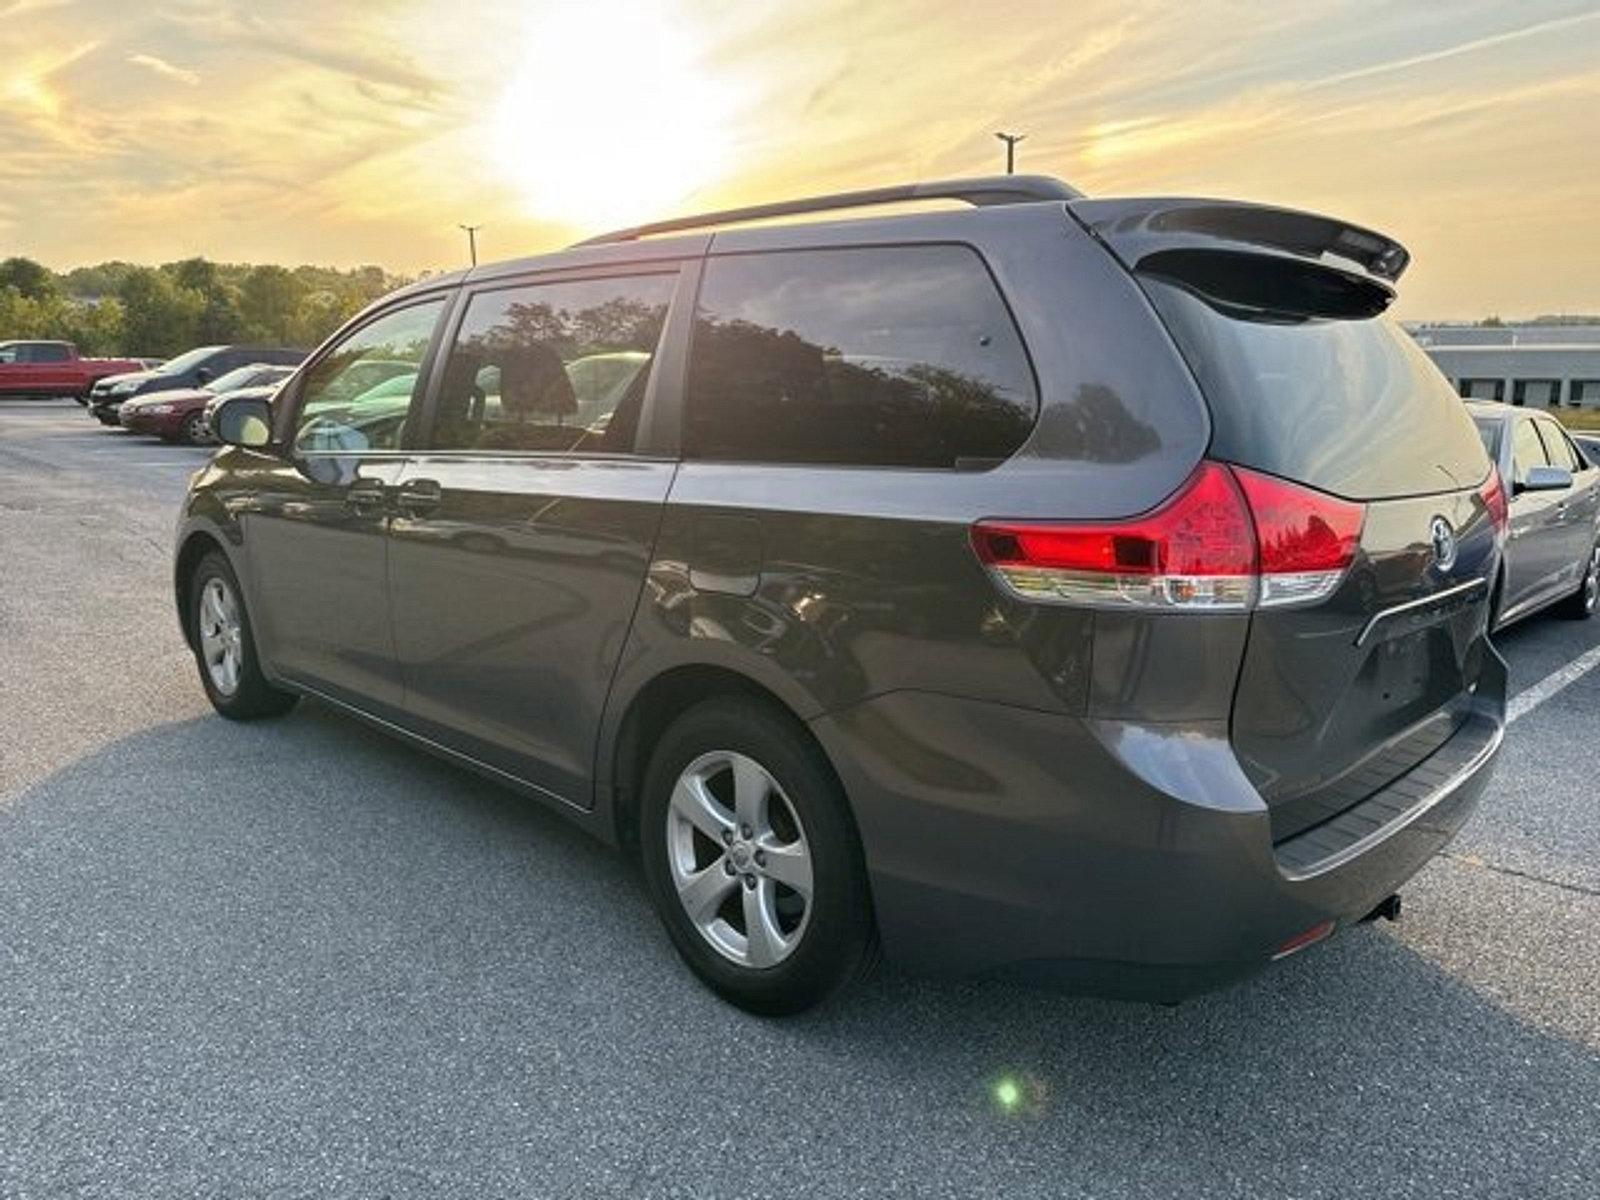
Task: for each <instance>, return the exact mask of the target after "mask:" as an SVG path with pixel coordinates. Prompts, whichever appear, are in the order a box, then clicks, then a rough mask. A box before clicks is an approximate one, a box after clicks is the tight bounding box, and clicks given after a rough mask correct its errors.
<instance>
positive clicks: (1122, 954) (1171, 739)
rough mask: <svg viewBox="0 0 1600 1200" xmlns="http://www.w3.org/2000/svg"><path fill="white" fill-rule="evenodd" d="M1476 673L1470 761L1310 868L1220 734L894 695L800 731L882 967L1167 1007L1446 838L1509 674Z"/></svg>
mask: <svg viewBox="0 0 1600 1200" xmlns="http://www.w3.org/2000/svg"><path fill="white" fill-rule="evenodd" d="M1489 657H1490V658H1491V659H1492V660H1493V661H1492V663H1491V664H1490V665H1487V666H1486V668H1485V671H1484V678H1483V679H1482V680H1481V681H1480V684H1479V687H1478V691H1477V695H1476V698H1475V702H1476V706H1477V710H1476V712H1475V715H1474V718H1473V720H1474V721H1476V722H1478V723H1479V725H1478V727H1477V729H1476V731H1475V732H1474V734H1473V736H1483V737H1484V738H1485V739H1486V740H1485V743H1484V745H1483V746H1481V747H1480V749H1481V750H1482V752H1481V753H1475V754H1472V755H1470V756H1468V759H1467V760H1466V761H1464V762H1463V763H1462V764H1461V767H1460V769H1459V770H1457V771H1454V772H1451V773H1447V774H1446V775H1445V776H1444V777H1443V778H1440V779H1436V780H1432V781H1430V783H1429V785H1428V786H1427V787H1425V788H1422V789H1420V795H1419V797H1418V799H1417V800H1416V802H1415V803H1414V804H1412V805H1410V806H1409V807H1406V808H1404V810H1403V812H1402V814H1401V816H1402V817H1403V819H1396V820H1394V821H1393V822H1392V823H1391V824H1389V825H1387V826H1383V825H1382V823H1381V822H1380V828H1379V829H1378V830H1377V831H1376V832H1380V833H1381V836H1371V837H1366V838H1364V839H1362V838H1357V839H1356V840H1357V841H1359V842H1360V845H1359V846H1358V847H1356V849H1355V850H1354V851H1353V852H1351V853H1347V854H1341V855H1338V856H1337V860H1336V861H1335V860H1332V859H1330V860H1328V861H1327V862H1326V863H1325V864H1324V865H1323V867H1322V868H1321V869H1317V870H1314V871H1308V870H1306V869H1305V867H1306V862H1305V861H1304V860H1303V856H1302V861H1299V862H1297V863H1294V864H1291V863H1289V862H1288V861H1287V860H1286V859H1284V858H1280V854H1279V850H1280V849H1281V848H1279V847H1274V845H1273V841H1272V832H1271V825H1270V822H1269V820H1268V816H1267V809H1266V805H1265V803H1264V802H1263V801H1262V799H1261V797H1260V795H1259V794H1258V793H1257V792H1256V790H1255V789H1254V788H1253V787H1252V786H1251V784H1250V782H1249V781H1248V779H1246V778H1245V776H1244V773H1243V771H1242V770H1241V769H1240V767H1239V764H1238V761H1237V759H1236V758H1235V756H1234V754H1233V751H1232V748H1231V746H1230V745H1229V742H1228V731H1227V729H1226V727H1225V725H1223V724H1221V723H1218V724H1217V725H1216V726H1207V725H1201V724H1188V725H1184V726H1181V727H1177V726H1173V727H1161V726H1150V725H1140V724H1135V723H1128V722H1114V721H1089V720H1083V719H1075V718H1071V717H1067V716H1064V715H1062V714H1051V713H1042V712H1035V711H1032V710H1024V709H1014V708H1007V707H1005V706H1002V705H997V704H989V703H983V702H978V701H968V700H960V699H954V698H950V697H944V696H934V695H929V694H918V693H905V692H900V693H893V694H889V695H885V696H882V697H879V698H877V699H875V700H872V701H869V702H866V703H864V704H862V705H859V706H856V707H855V708H852V709H850V710H847V711H845V712H842V713H837V714H831V715H828V716H824V717H821V718H818V719H817V720H816V721H815V722H814V723H813V727H814V728H815V729H816V732H817V734H818V736H819V737H820V738H821V740H822V742H823V744H824V746H825V747H826V748H827V749H828V751H829V754H830V757H831V758H832V759H833V762H834V763H835V765H836V766H837V767H838V768H839V771H840V774H841V776H842V777H843V782H844V784H845V787H846V789H847V791H848V792H849V794H850V796H851V800H852V806H853V808H854V809H855V813H856V818H857V822H858V825H859V827H860V829H861V835H862V842H863V846H864V849H865V852H866V857H867V865H868V871H869V873H870V876H871V879H872V887H873V898H874V903H875V905H876V908H877V916H878V922H879V928H880V932H881V934H882V937H883V942H884V947H885V951H886V953H887V954H888V955H889V957H891V958H892V959H894V960H896V961H897V962H899V963H901V964H903V965H904V966H906V967H908V968H910V969H913V970H919V971H927V972H935V973H961V974H975V973H976V974H1005V975H1020V976H1023V977H1027V978H1031V979H1037V980H1042V981H1048V982H1052V983H1055V984H1058V985H1063V986H1065V987H1067V988H1069V989H1070V990H1073V991H1078V992H1083V993H1086V994H1093V995H1102V996H1115V997H1124V998H1134V999H1147V1000H1157V1001H1175V1000H1181V999H1183V998H1185V997H1187V996H1191V995H1194V994H1196V993H1198V992H1202V991H1205V990H1208V989H1210V988H1214V987H1217V986H1221V985H1223V984H1226V983H1229V982H1231V981H1233V980H1236V979H1240V978H1243V977H1245V976H1247V975H1250V974H1252V973H1253V972H1255V971H1257V970H1259V969H1261V968H1262V967H1265V966H1266V965H1267V964H1268V963H1269V962H1271V961H1272V958H1273V955H1274V953H1275V952H1276V951H1277V950H1278V949H1279V948H1280V947H1282V946H1284V944H1285V943H1286V942H1288V941H1289V940H1290V939H1292V938H1295V937H1296V936H1298V935H1300V934H1302V933H1304V932H1305V931H1307V930H1309V929H1311V928H1312V927H1314V926H1317V925H1319V924H1321V923H1323V922H1327V921H1332V922H1334V923H1335V926H1336V927H1342V926H1345V925H1348V924H1351V923H1354V922H1356V921H1358V920H1360V918H1361V917H1363V916H1365V915H1366V914H1368V913H1370V912H1371V911H1372V910H1373V909H1374V908H1375V907H1376V906H1377V905H1378V904H1379V903H1380V902H1381V901H1382V900H1383V899H1384V898H1385V897H1387V896H1388V895H1390V894H1391V893H1393V892H1395V891H1397V890H1398V889H1399V888H1400V887H1401V885H1403V884H1404V883H1405V882H1406V881H1407V880H1408V879H1410V878H1411V877H1412V876H1413V875H1414V874H1416V872H1417V871H1418V870H1420V869H1421V867H1422V866H1423V865H1424V864H1425V863H1427V861H1428V860H1429V859H1430V858H1432V857H1433V856H1434V855H1435V854H1437V853H1438V851H1439V850H1440V849H1441V848H1442V847H1443V846H1444V845H1445V844H1446V843H1447V842H1448V841H1449V840H1450V839H1451V838H1452V837H1453V836H1454V835H1455V833H1456V831H1457V830H1458V829H1459V828H1460V827H1461V825H1462V824H1463V822H1465V821H1466V819H1467V817H1468V816H1469V815H1470V814H1471V812H1472V810H1473V807H1474V806H1475V805H1476V803H1477V801H1478V799H1479V797H1480V796H1481V795H1482V794H1483V791H1484V789H1485V788H1486V787H1487V785H1488V782H1489V779H1490V775H1491V773H1492V770H1493V765H1494V762H1495V760H1496V758H1497V757H1498V747H1499V740H1500V734H1501V731H1502V730H1503V728H1504V710H1505V676H1504V664H1503V663H1502V662H1501V661H1500V659H1499V658H1498V656H1496V655H1493V654H1492V653H1491V654H1490V656H1489ZM1424 766H1426V764H1424ZM1421 771H1422V769H1421V768H1419V769H1418V771H1417V772H1413V775H1416V776H1420V774H1421ZM1411 778H1412V776H1408V777H1407V779H1408V780H1409V779H1411ZM1401 782H1405V781H1401ZM1386 790H1387V789H1386ZM1358 807H1359V806H1358ZM1368 832H1374V831H1372V830H1369V831H1368Z"/></svg>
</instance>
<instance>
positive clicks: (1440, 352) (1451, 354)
mask: <svg viewBox="0 0 1600 1200" xmlns="http://www.w3.org/2000/svg"><path fill="white" fill-rule="evenodd" d="M1409 328H1410V332H1411V336H1412V337H1414V338H1416V339H1417V344H1418V345H1419V346H1421V347H1422V348H1423V350H1425V351H1427V354H1428V357H1429V358H1431V359H1433V361H1434V362H1435V363H1437V364H1438V367H1439V370H1441V371H1443V372H1444V373H1445V375H1446V376H1447V377H1448V378H1449V380H1450V382H1451V384H1452V385H1454V387H1455V389H1456V391H1458V392H1460V393H1461V394H1462V395H1463V396H1470V397H1472V398H1473V399H1475V400H1501V401H1505V402H1507V403H1510V404H1520V405H1526V406H1528V407H1530V408H1561V407H1566V408H1591V409H1600V325H1413V326H1410V327H1409Z"/></svg>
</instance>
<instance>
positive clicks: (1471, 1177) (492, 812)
mask: <svg viewBox="0 0 1600 1200" xmlns="http://www.w3.org/2000/svg"><path fill="white" fill-rule="evenodd" d="M206 453H207V452H206V451H204V450H199V449H185V448H180V447H169V446H164V445H161V444H159V443H155V442H149V441H145V440H143V439H138V438H134V437H132V436H131V435H127V434H125V433H122V432H121V431H116V430H104V429H101V428H99V427H98V426H96V425H95V424H94V423H93V422H92V421H90V420H88V419H87V418H86V417H85V416H84V415H83V414H82V412H81V410H79V409H78V408H77V406H76V405H72V404H59V403H50V404H45V403H34V404H27V403H20V402H0V721H3V724H0V1196H6V1197H23V1196H49V1195H58V1194H62V1195H64V1194H73V1195H92V1196H128V1195H174V1196H178V1195H184V1196H187V1195H229V1196H233V1195H274V1196H277V1195H284V1196H288V1195H319V1196H361V1197H377V1196H399V1195H408V1196H409V1195H416V1196H424V1195H429V1196H433V1195H461V1196H474V1197H477V1196H578V1195H583V1196H592V1195H600V1194H616V1195H629V1196H693V1197H702V1196H766V1195H770V1196H785V1197H793V1196H810V1195H817V1196H842V1195H860V1196H885V1195H899V1194H904V1195H917V1196H931V1195H948V1196H1002V1195H1003V1196H1008V1197H1010V1196H1032V1195H1049V1196H1078V1195H1082V1196H1095V1197H1120V1196H1163V1197H1166V1196H1185V1197H1191V1196H1194V1197H1198V1196H1206V1197H1210V1196H1237V1197H1257V1196H1294V1197H1313V1196H1327V1197H1351V1196H1384V1197H1396V1196H1407V1197H1409V1196H1468V1195H1470V1196H1506V1197H1545V1196H1571V1197H1585V1198H1592V1197H1594V1196H1596V1195H1597V1194H1600V799H1597V787H1596V784H1597V780H1600V721H1597V713H1600V670H1594V671H1591V672H1588V673H1586V674H1583V675H1581V676H1578V677H1577V678H1576V679H1574V680H1572V681H1571V682H1569V683H1568V684H1567V686H1565V687H1563V688H1561V689H1560V690H1555V691H1550V688H1549V686H1547V687H1544V688H1540V690H1538V691H1529V690H1528V689H1530V688H1533V687H1535V686H1536V685H1539V684H1540V682H1541V681H1543V680H1545V679H1546V678H1547V677H1548V676H1550V675H1551V673H1552V672H1555V671H1558V670H1560V669H1561V668H1563V667H1566V666H1567V665H1568V664H1570V663H1572V662H1573V661H1574V660H1579V659H1581V656H1583V655H1584V654H1585V653H1587V652H1588V651H1590V650H1592V649H1593V648H1594V647H1595V646H1596V645H1597V644H1600V621H1597V622H1593V623H1590V624H1576V623H1571V622H1564V621H1560V620H1554V619H1537V620H1535V621H1533V622H1531V623H1529V624H1527V625H1526V626H1525V627H1523V628H1521V629H1518V630H1515V631H1513V632H1511V633H1510V634H1508V635H1507V636H1506V637H1505V638H1504V639H1503V641H1502V649H1503V651H1504V652H1505V654H1506V656H1507V658H1508V659H1509V661H1510V663H1511V669H1512V686H1513V690H1514V691H1520V692H1523V693H1524V700H1523V703H1522V704H1521V705H1519V706H1518V718H1517V720H1516V722H1515V723H1514V724H1513V726H1512V728H1511V730H1510V733H1509V735H1508V739H1507V743H1506V749H1505V753H1504V756H1503V758H1502V760H1501V765H1500V768H1499V773H1498V776H1497V779H1496V782H1495V783H1494V785H1493V788H1492V791H1491V795H1490V797H1489V799H1488V801H1487V802H1486V804H1485V806H1484V807H1483V809H1482V810H1481V811H1480V812H1479V814H1478V815H1477V816H1476V817H1475V818H1474V820H1473V822H1472V824H1471V825H1470V826H1469V827H1468V829H1467V830H1466V831H1465V833H1464V834H1463V836H1462V837H1461V838H1460V839H1459V840H1458V841H1457V842H1456V843H1455V845H1454V847H1453V849H1452V851H1451V852H1450V853H1449V854H1448V855H1447V856H1446V857H1444V858H1441V859H1439V860H1437V861H1436V862H1435V863H1434V864H1432V865H1431V866H1430V867H1429V868H1427V870H1426V871H1425V872H1424V873H1423V874H1422V875H1421V876H1420V877H1419V878H1418V879H1417V880H1415V881H1414V882H1413V883H1412V884H1411V885H1410V886H1409V887H1408V888H1407V890H1406V892H1405V915H1404V917H1403V919H1402V921H1401V922H1400V923H1398V924H1396V925H1387V924H1383V925H1374V926H1364V927H1361V928H1359V929H1357V930H1354V931H1352V932H1350V933H1348V934H1346V935H1343V936H1341V937H1339V938H1337V939H1335V940H1334V941H1332V942H1330V943H1328V944H1326V945H1323V946H1320V947H1317V948H1315V949H1313V950H1311V951H1309V952H1307V953H1305V954H1303V955H1301V956H1299V957H1297V958H1295V959H1291V960H1289V961H1288V962H1286V963H1284V964H1282V965H1281V966H1280V967H1279V968H1277V969H1275V970H1273V971H1271V972H1269V973H1268V974H1266V975H1264V976H1261V977H1259V978H1257V979H1256V980H1254V981H1252V982H1250V983H1248V984H1246V985H1244V986H1241V987H1238V988H1235V989H1233V990H1230V991H1227V992H1224V993H1221V994H1218V995H1214V996H1209V997H1205V998H1203V999H1201V1000H1198V1001H1194V1002H1191V1003H1189V1004H1187V1005H1184V1006H1182V1007H1179V1008H1176V1009H1160V1008H1151V1007H1145V1006H1135V1005H1119V1004H1111V1003H1103V1002H1097V1001H1086V1000H1076V999H1071V998H1067V997H1063V996H1059V995H1056V994H1053V993H1050V992H1046V991H1040V990H1033V989H1027V988H1021V987H1016V986H1011V985H1002V984H995V983H979V982H966V983H951V982H932V981H924V980H917V979H911V978H907V977H904V976H901V975H899V974H897V973H895V972H894V971H892V970H888V969H885V970H880V971H879V972H878V973H877V974H876V975H875V976H874V977H873V978H872V979H871V980H870V981H869V982H868V984H867V985H866V986H865V987H864V988H862V989H861V990H860V991H858V992H856V993H854V994H852V995H851V996H850V997H849V998H848V999H846V1000H845V1001H843V1002H841V1003H839V1004H835V1005H833V1006H831V1007H829V1008H827V1009H825V1010H824V1011H821V1012H818V1013H815V1014H812V1015H809V1016H806V1017H803V1018H800V1019H795V1020H790V1021H787V1022H777V1023H774V1022H763V1021H760V1020H757V1019H754V1018H751V1017H748V1016H745V1015H743V1014H741V1013H739V1012H737V1011H735V1010H733V1009H731V1008H728V1007H726V1006H725V1005H723V1004H722V1003H720V1002H719V1001H717V1000H716V999H714V998H713V997H712V996H711V995H710V994H709V993H707V992H706V991H705V990H704V989H702V988H701V987H700V986H699V985H698V984H697V983H696V982H695V981H694V980H693V979H692V978H691V977H690V976H689V975H688V973H687V972H686V971H684V970H683V969H681V968H680V967H679V965H678V963H677V961H676V959H675V958H674V957H673V955H672V952H671V949H670V947H669V946H668V944H667V941H666V939H665V937H664V936H663V935H662V934H661V933H660V932H659V931H658V928H657V925H656V922H655V919H654V917H653V916H652V914H651V913H650V911H649V909H648V907H647V905H646V902H645V900H644V898H643V896H642V894H641V892H640V890H639V889H638V887H637V886H636V885H635V883H634V881H633V877H632V874H631V872H630V871H629V870H628V869H627V868H626V867H625V865H624V864H623V863H622V862H621V861H620V860H619V859H618V858H617V857H616V856H614V855H613V854H612V853H611V852H610V851H608V850H606V849H604V848H602V847H600V846H598V845H595V844H591V843H590V842H589V841H587V840H586V839H585V838H583V837H582V836H581V835H579V834H577V833H576V832H574V831H572V830H571V829H570V828H569V827H568V826H567V825H565V824H564V823H563V822H561V821H560V820H559V819H558V818H556V817H554V816H552V815H549V814H546V813H544V812H543V811H541V810H538V809H535V808H533V807H532V806H531V805H529V804H527V803H526V802H524V801H522V800H520V799H519V798H518V797H516V796H514V795H512V794H510V793H507V792H505V791H502V790H500V789H498V788H496V787H494V786H493V785H491V784H488V783H486V782H483V781H481V780H479V779H477V778H476V777H474V776H471V775H468V774H465V773H463V772H461V771H458V770H456V769H454V768H452V767H449V766H446V765H444V764H442V763H440V762H438V761H435V760H433V759H431V758H429V757H427V756H425V755H423V754H421V753H419V752H416V751H413V750H411V749H409V748H406V747H403V746H401V745H399V744H397V743H394V742H391V741H388V740H386V739H384V738H383V737H381V736H379V735H377V734H374V733H371V732H369V731H367V730H366V729H365V728H364V727H362V726H360V725H358V724H356V723H354V722H353V721H351V720H349V719H347V718H345V717H342V716H339V715H337V714H335V713H333V712H332V711H331V710H329V709H326V708H323V707H320V706H318V705H315V704H310V703H304V704H302V705H301V706H300V707H299V708H298V709H297V710H296V711H295V712H294V713H293V714H292V715H290V716H289V717H287V718H285V719H283V720H280V721H276V722H269V723H261V724H255V725H250V726H237V725H231V724H229V723H227V722H224V721H222V720H220V719H218V718H216V717H214V716H213V715H212V714H211V712H210V709H209V708H208V707H207V705H206V703H205V699H204V696H203V695H202V693H201V690H200V688H199V685H198V683H197V682H196V681H195V679H194V678H193V665H192V661H191V660H190V658H189V656H188V653H187V651H186V649H185V647H184V646H183V644H182V640H181V638H180V635H179V633H178V629H177V626H176V624H175V621H174V617H173V613H172V602H171V590H170V584H169V555H170V536H171V529H172V525H173V521H174V517H175V513H176V506H177V502H178V498H179V497H180V496H181V494H182V492H183V488H184V485H185V482H186V480H187V477H188V475H189V473H190V472H191V471H193V470H194V469H195V467H196V466H197V465H198V464H199V462H200V461H202V460H203V458H204V456H205V455H206ZM1536 697H1538V698H1541V699H1540V702H1539V703H1537V704H1532V703H1531V701H1532V699H1534V698H1536ZM1003 1079H1004V1080H1011V1081H1014V1082H1015V1084H1016V1096H1017V1098H1018V1099H1017V1102H1016V1103H1015V1104H1014V1105H1012V1106H1010V1107H1007V1106H1004V1105H1001V1104H1000V1103H998V1102H997V1101H996V1098H995V1085H996V1083H997V1082H998V1081H1001V1080H1003Z"/></svg>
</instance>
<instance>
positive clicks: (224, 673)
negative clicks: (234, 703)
mask: <svg viewBox="0 0 1600 1200" xmlns="http://www.w3.org/2000/svg"><path fill="white" fill-rule="evenodd" d="M199 618H200V619H199V622H198V624H199V630H200V653H201V656H202V657H203V658H204V659H205V664H206V674H207V675H208V676H210V678H211V685H212V686H213V687H215V688H216V689H217V691H218V692H219V693H221V694H222V695H224V696H232V695H233V694H234V693H235V692H237V691H238V690H239V674H240V672H241V670H242V669H243V667H244V624H243V622H242V621H241V620H240V617H239V601H238V598H237V597H235V596H234V594H233V589H232V588H231V587H229V586H228V584H227V581H226V580H223V579H221V578H218V577H216V576H213V577H212V578H210V579H208V580H207V581H206V585H205V587H204V588H203V589H202V590H201V592H200V613H199Z"/></svg>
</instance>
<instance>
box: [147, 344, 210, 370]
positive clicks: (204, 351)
mask: <svg viewBox="0 0 1600 1200" xmlns="http://www.w3.org/2000/svg"><path fill="white" fill-rule="evenodd" d="M221 349H222V347H221V346H197V347H195V348H194V349H193V350H190V351H189V352H188V353H187V354H180V355H178V357H177V358H173V359H168V360H167V361H166V362H164V363H162V364H161V365H160V366H159V367H157V368H156V374H157V375H182V374H183V373H184V372H186V371H189V370H192V369H193V368H195V367H198V366H199V365H200V364H201V363H203V362H205V361H206V359H208V358H210V357H211V356H212V355H213V354H215V353H216V352H217V351H218V350H221Z"/></svg>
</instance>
